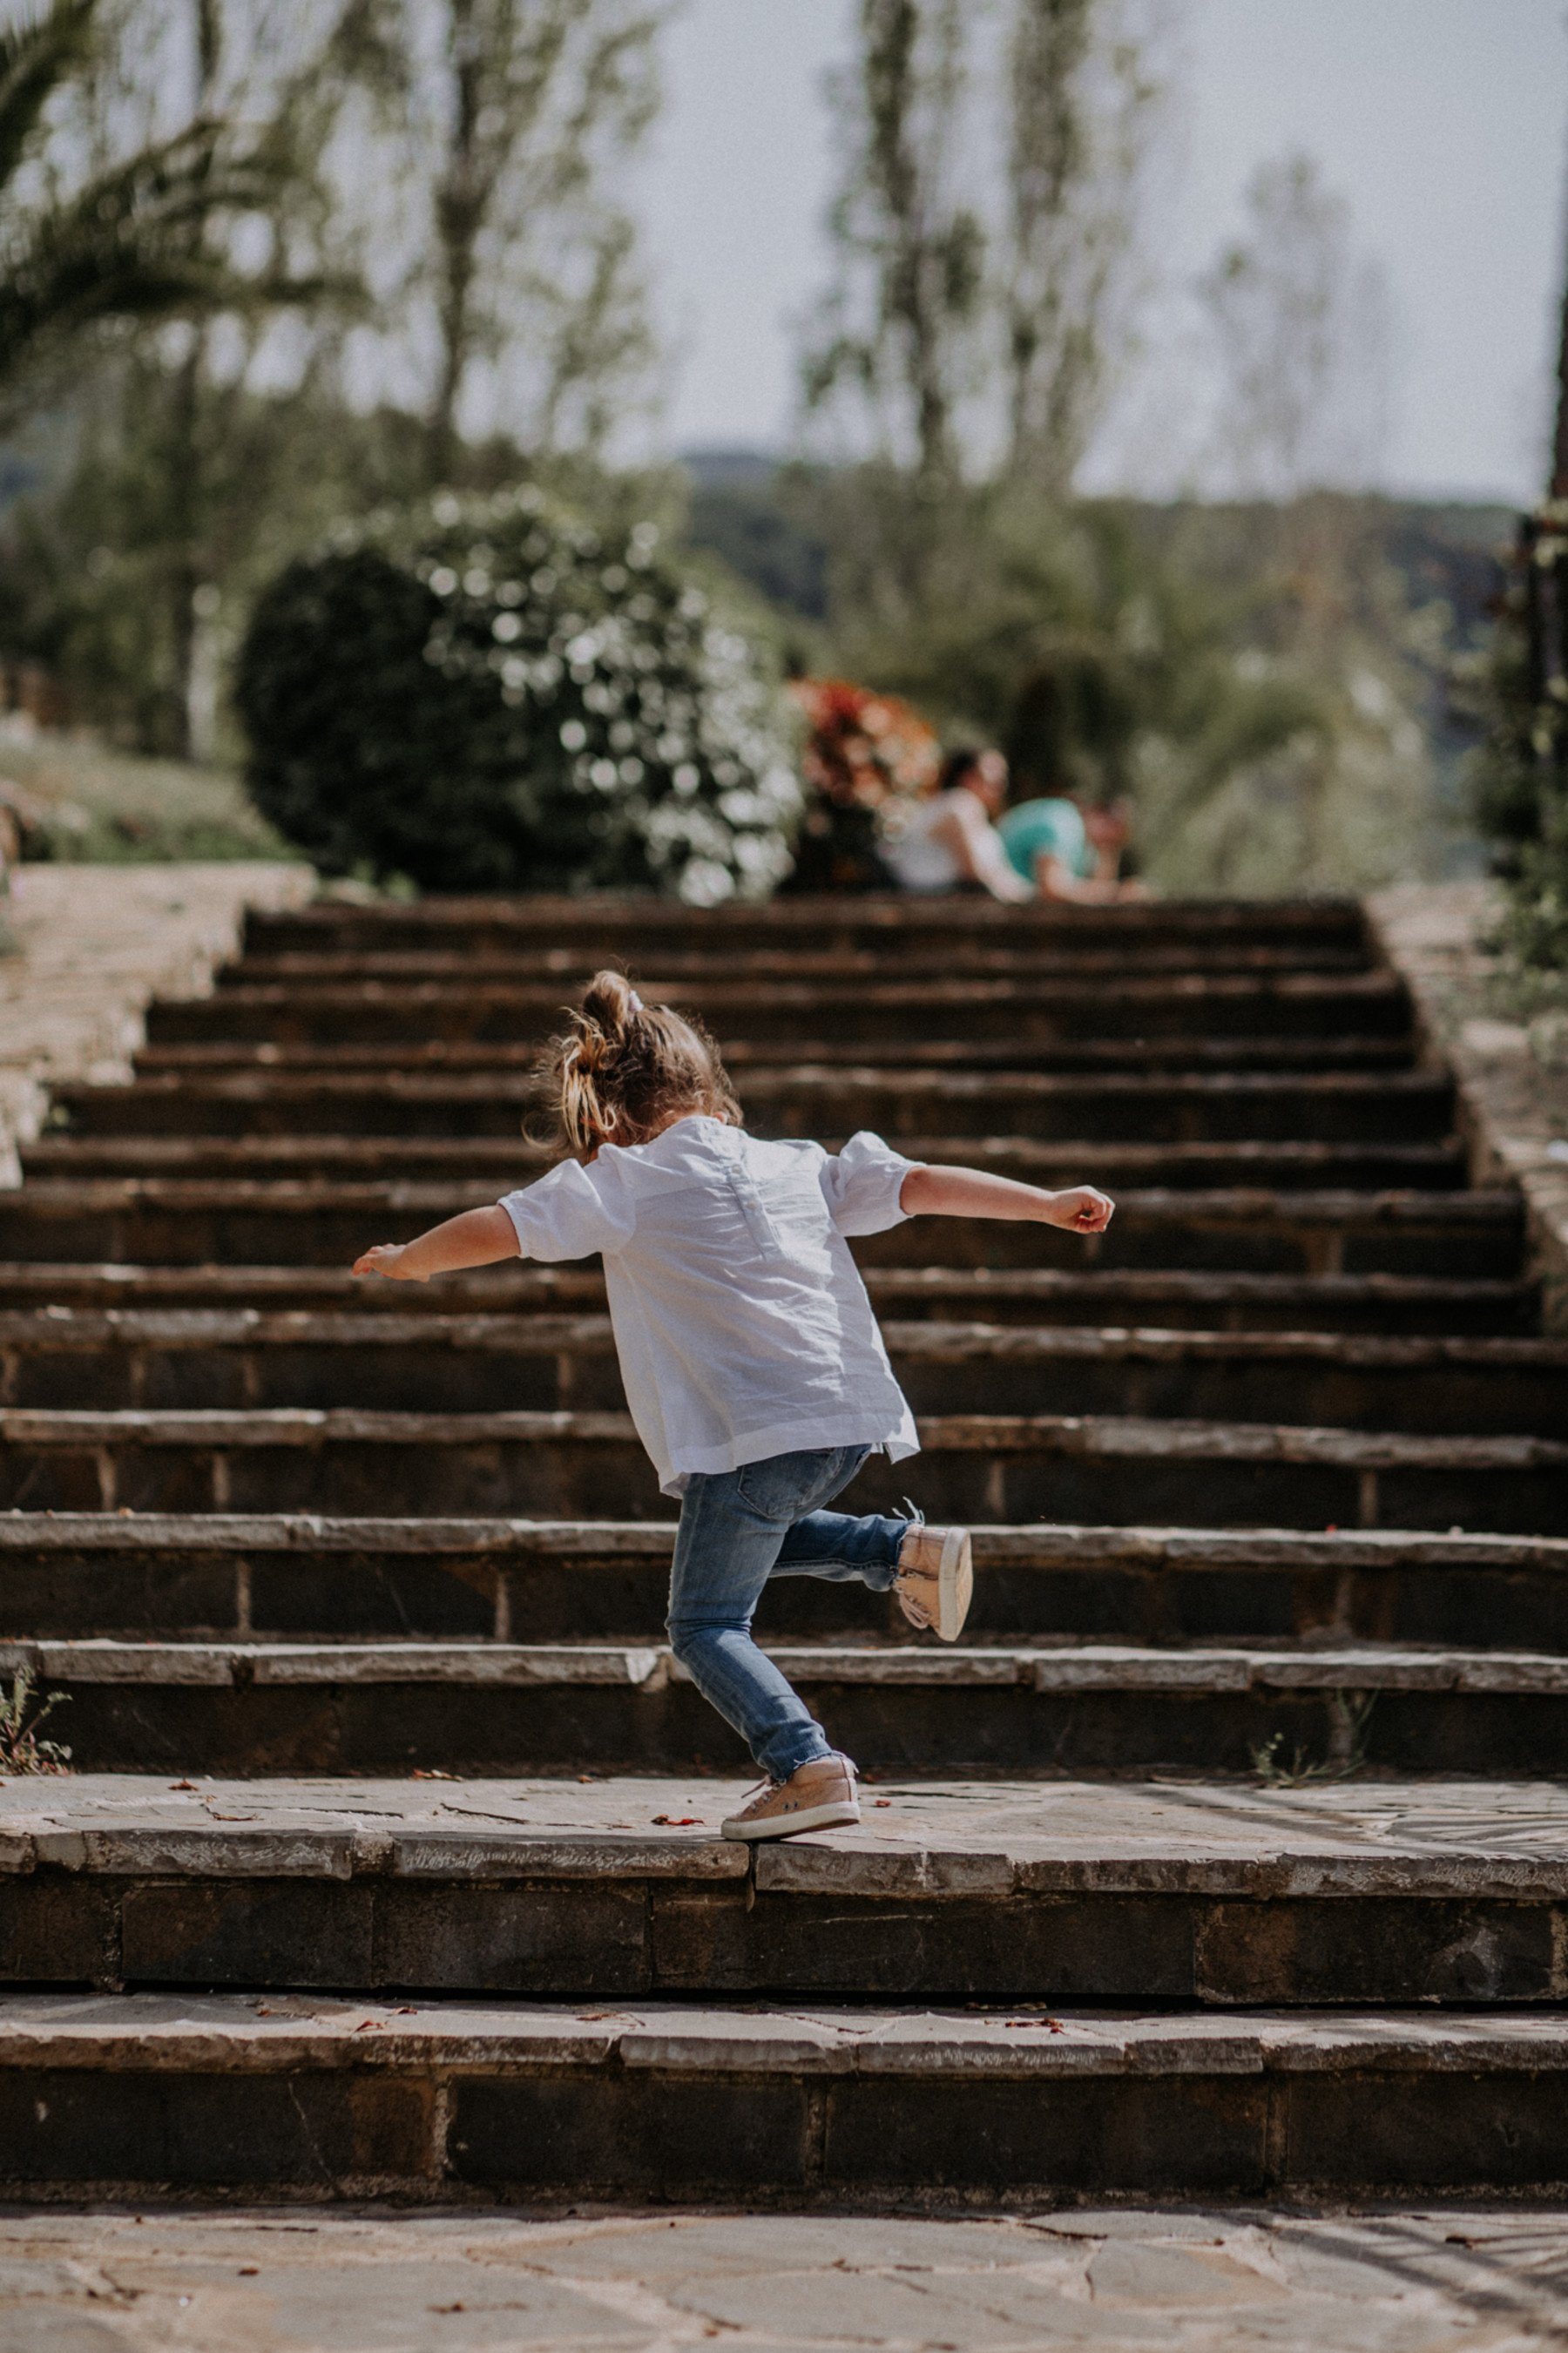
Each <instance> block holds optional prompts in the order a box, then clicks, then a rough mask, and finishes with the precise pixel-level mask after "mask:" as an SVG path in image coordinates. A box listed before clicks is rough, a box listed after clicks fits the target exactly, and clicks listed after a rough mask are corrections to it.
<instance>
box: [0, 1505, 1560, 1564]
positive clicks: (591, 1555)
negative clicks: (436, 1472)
mask: <svg viewBox="0 0 1568 2353" xmlns="http://www.w3.org/2000/svg"><path fill="white" fill-rule="evenodd" d="M675 1527H676V1524H675V1521H674V1520H673V1519H669V1520H663V1521H660V1520H526V1519H512V1520H496V1519H476V1520H454V1519H428V1520H420V1519H346V1518H330V1517H318V1516H316V1515H315V1514H305V1513H297V1512H296V1513H276V1514H243V1513H226V1512H212V1513H178V1514H164V1513H150V1512H148V1513H135V1512H132V1511H126V1512H124V1513H110V1512H24V1511H10V1512H0V1558H3V1557H4V1556H5V1555H6V1554H21V1555H23V1556H26V1555H28V1554H35V1553H36V1554H37V1555H38V1556H40V1557H47V1556H51V1555H55V1554H60V1553H70V1554H77V1553H105V1554H114V1555H123V1554H126V1553H134V1552H148V1553H164V1552H198V1553H209V1554H210V1553H215V1552H216V1553H226V1552H235V1553H278V1552H281V1553H296V1554H298V1553H305V1554H314V1553H349V1554H363V1553H390V1554H395V1555H397V1556H406V1557H412V1558H416V1559H417V1558H437V1559H438V1558H440V1557H442V1556H446V1555H449V1554H457V1555H459V1556H472V1555H475V1554H489V1555H492V1556H520V1557H522V1558H531V1557H536V1556H544V1557H548V1558H550V1559H553V1560H583V1561H585V1562H586V1563H587V1564H589V1570H590V1573H591V1570H592V1567H594V1566H595V1565H596V1564H597V1563H599V1562H601V1561H606V1560H614V1561H616V1562H626V1561H635V1562H639V1563H649V1564H653V1565H656V1566H662V1565H663V1564H665V1563H666V1562H668V1559H669V1557H670V1554H671V1551H672V1549H673V1547H674V1543H675ZM973 1540H974V1559H975V1565H976V1567H978V1568H981V1569H986V1568H1007V1569H1041V1570H1049V1571H1055V1570H1060V1569H1068V1568H1104V1567H1114V1568H1157V1569H1165V1570H1169V1571H1171V1572H1173V1573H1180V1572H1183V1571H1189V1570H1190V1571H1198V1572H1202V1573H1205V1574H1206V1573H1209V1572H1212V1571H1214V1570H1215V1569H1233V1570H1236V1571H1238V1572H1249V1571H1254V1570H1257V1569H1260V1568H1261V1569H1275V1570H1281V1571H1289V1570H1308V1571H1324V1570H1327V1571H1329V1572H1331V1573H1334V1574H1338V1573H1340V1572H1342V1571H1350V1570H1355V1569H1371V1570H1374V1571H1383V1570H1387V1571H1393V1570H1396V1569H1406V1568H1421V1569H1434V1570H1445V1569H1454V1570H1466V1571H1473V1570H1475V1569H1478V1568H1486V1569H1493V1570H1497V1571H1499V1572H1500V1573H1504V1574H1507V1573H1510V1572H1517V1571H1521V1570H1529V1571H1532V1572H1541V1571H1545V1572H1548V1573H1550V1574H1552V1575H1568V1536H1517V1535H1486V1534H1485V1533H1479V1534H1478V1533H1475V1532H1473V1531H1472V1532H1468V1533H1466V1534H1465V1535H1452V1534H1447V1535H1445V1534H1443V1533H1442V1532H1440V1531H1437V1530H1431V1531H1428V1530H1424V1529H1410V1528H1383V1529H1347V1530H1343V1531H1338V1530H1336V1531H1335V1532H1333V1533H1332V1534H1327V1533H1325V1534H1323V1535H1302V1534H1301V1533H1300V1531H1299V1530H1295V1529H1289V1528H1278V1529H1277V1528H1257V1529H1244V1530H1238V1529H1235V1528H1214V1529H1205V1528H1199V1527H1172V1528H1157V1527H1130V1528H1122V1527H1094V1526H1083V1525H1077V1524H1073V1523H1067V1522H1064V1523H1060V1524H1056V1523H1047V1522H1041V1523H1040V1524H1039V1525H1037V1526H1032V1527H1005V1526H982V1525H976V1526H975V1527H974V1528H973Z"/></svg>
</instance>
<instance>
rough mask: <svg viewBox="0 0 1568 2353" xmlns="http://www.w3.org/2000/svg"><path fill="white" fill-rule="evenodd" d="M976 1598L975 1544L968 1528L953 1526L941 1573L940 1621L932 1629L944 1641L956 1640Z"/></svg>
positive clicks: (938, 1588)
mask: <svg viewBox="0 0 1568 2353" xmlns="http://www.w3.org/2000/svg"><path fill="white" fill-rule="evenodd" d="M973 1598H974V1547H973V1545H972V1544H971V1542H970V1538H969V1530H968V1529H967V1528H949V1530H948V1532H947V1536H946V1540H945V1542H944V1543H943V1545H942V1567H941V1569H940V1570H939V1571H938V1574H937V1609H938V1615H937V1621H936V1625H935V1627H934V1628H933V1629H932V1630H933V1632H934V1633H935V1635H936V1637H937V1640H938V1641H942V1642H956V1641H957V1640H958V1638H959V1636H960V1635H961V1634H962V1633H963V1621H964V1620H965V1619H966V1618H967V1617H968V1615H969V1605H970V1602H971V1601H972V1600H973Z"/></svg>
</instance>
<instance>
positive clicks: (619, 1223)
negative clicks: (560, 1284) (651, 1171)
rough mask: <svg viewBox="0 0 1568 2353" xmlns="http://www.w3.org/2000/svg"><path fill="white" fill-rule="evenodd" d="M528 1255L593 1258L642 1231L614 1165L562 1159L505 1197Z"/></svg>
mask: <svg viewBox="0 0 1568 2353" xmlns="http://www.w3.org/2000/svg"><path fill="white" fill-rule="evenodd" d="M500 1207H501V1208H503V1209H504V1210H505V1211H506V1213H507V1216H508V1217H509V1218H510V1219H511V1222H512V1225H513V1228H514V1229H515V1230H516V1233H517V1247H518V1250H519V1252H520V1254H521V1256H522V1257H523V1258H537V1259H545V1260H554V1259H570V1258H592V1257H593V1255H594V1253H595V1251H596V1250H622V1249H624V1248H625V1246H626V1243H627V1242H629V1241H630V1240H631V1238H632V1236H633V1234H634V1233H635V1232H636V1230H637V1212H636V1210H635V1208H633V1206H632V1203H631V1201H630V1199H629V1198H628V1195H627V1188H626V1186H625V1185H624V1184H622V1183H620V1182H618V1181H617V1173H616V1171H615V1170H614V1168H613V1166H612V1167H606V1168H605V1169H603V1170H600V1169H598V1168H584V1166H582V1165H581V1163H580V1162H578V1161H575V1160H563V1161H562V1163H561V1165H560V1166H559V1167H558V1168H552V1170H551V1172H550V1174H549V1176H542V1177H541V1178H540V1179H539V1182H538V1183H537V1184H536V1185H525V1186H524V1187H522V1189H521V1192H517V1193H508V1194H505V1195H504V1196H503V1197H502V1199H501V1203H500Z"/></svg>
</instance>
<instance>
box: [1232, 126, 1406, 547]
mask: <svg viewBox="0 0 1568 2353" xmlns="http://www.w3.org/2000/svg"><path fill="white" fill-rule="evenodd" d="M1199 292H1200V297H1201V299H1202V301H1203V303H1204V305H1205V309H1206V311H1207V312H1208V316H1209V322H1210V326H1211V329H1212V332H1213V338H1214V346H1215V359H1216V362H1217V364H1218V368H1219V373H1220V380H1221V382H1220V399H1219V409H1218V415H1217V417H1216V419H1215V449H1214V452H1213V453H1212V456H1211V461H1210V468H1209V471H1210V475H1211V478H1212V480H1214V482H1215V487H1216V488H1218V489H1220V490H1221V491H1225V492H1226V493H1228V494H1229V495H1231V496H1239V497H1242V498H1267V499H1276V500H1289V499H1294V498H1298V497H1300V494H1301V493H1302V492H1303V491H1309V490H1323V489H1330V488H1332V489H1360V488H1363V487H1364V486H1365V484H1366V483H1367V482H1368V481H1369V480H1371V479H1372V478H1373V475H1374V474H1375V471H1376V468H1377V463H1378V460H1379V459H1380V457H1381V455H1382V451H1383V445H1384V438H1385V435H1386V429H1387V403H1388V372H1389V364H1390V349H1389V346H1390V335H1391V330H1390V318H1389V295H1388V286H1387V280H1386V278H1385V276H1384V272H1383V270H1382V269H1381V268H1380V267H1379V266H1378V264H1377V263H1376V262H1374V261H1371V260H1367V259H1359V260H1358V259H1357V258H1356V255H1355V253H1354V250H1353V248H1352V241H1351V227H1350V207H1349V206H1348V205H1347V204H1346V203H1345V201H1344V199H1343V197H1342V196H1339V195H1335V194H1334V193H1333V192H1332V191H1331V189H1329V188H1327V187H1326V186H1325V185H1324V184H1323V179H1322V174H1321V172H1320V170H1319V168H1318V166H1317V164H1315V163H1314V162H1313V161H1312V159H1311V157H1310V156H1309V155H1302V154H1295V155H1289V156H1287V157H1285V158H1284V159H1283V160H1282V161H1280V162H1276V163H1271V164H1261V165H1260V166H1259V168H1258V171H1257V172H1256V173H1255V174H1254V175H1253V178H1252V181H1251V184H1250V185H1249V186H1248V189H1247V234H1246V235H1245V236H1244V237H1239V238H1237V239H1236V240H1234V241H1233V242H1232V243H1230V244H1229V245H1227V246H1226V248H1224V249H1223V250H1222V252H1221V253H1220V255H1219V258H1218V259H1217V260H1216V262H1215V266H1214V268H1213V269H1211V270H1210V271H1209V273H1208V274H1207V276H1206V277H1205V279H1204V280H1203V281H1202V282H1201V285H1200V288H1199Z"/></svg>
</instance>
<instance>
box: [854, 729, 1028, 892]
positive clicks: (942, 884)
mask: <svg viewBox="0 0 1568 2353" xmlns="http://www.w3.org/2000/svg"><path fill="white" fill-rule="evenodd" d="M1006 804H1007V763H1006V761H1005V759H1004V758H1003V756H1002V754H1001V753H1000V752H979V751H974V750H973V749H965V750H963V751H957V752H950V753H949V754H948V755H947V757H946V759H945V760H944V761H943V762H942V773H941V775H940V776H938V778H937V781H936V785H935V787H934V789H933V790H932V791H931V794H930V795H929V796H928V797H926V798H925V799H924V800H921V801H917V802H916V803H915V804H914V806H913V807H912V808H910V812H909V815H908V817H907V818H905V821H904V824H903V826H902V828H900V831H899V832H898V833H897V834H896V835H894V836H892V837H891V838H889V839H888V840H887V841H886V842H885V843H884V846H883V849H882V857H883V860H884V862H885V863H886V864H887V865H888V867H889V869H890V870H891V871H892V873H893V876H894V878H895V880H896V881H897V882H898V884H899V887H900V890H902V891H912V892H920V893H921V894H922V895H923V896H926V897H935V896H936V895H937V894H938V893H940V892H945V891H969V892H987V893H989V895H990V896H991V897H992V898H993V899H1010V900H1014V901H1022V900H1025V899H1032V898H1033V897H1034V896H1035V883H1034V880H1033V878H1032V876H1030V875H1029V874H1027V873H1020V872H1019V871H1018V870H1017V867H1016V864H1014V863H1010V862H1009V860H1008V856H1007V852H1006V850H1005V848H1004V847H1003V842H1002V838H1001V836H1000V834H999V833H998V832H997V830H996V828H995V826H994V824H993V822H992V819H993V818H995V817H997V816H999V815H1000V814H1001V812H1002V810H1003V809H1004V808H1005V807H1006Z"/></svg>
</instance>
